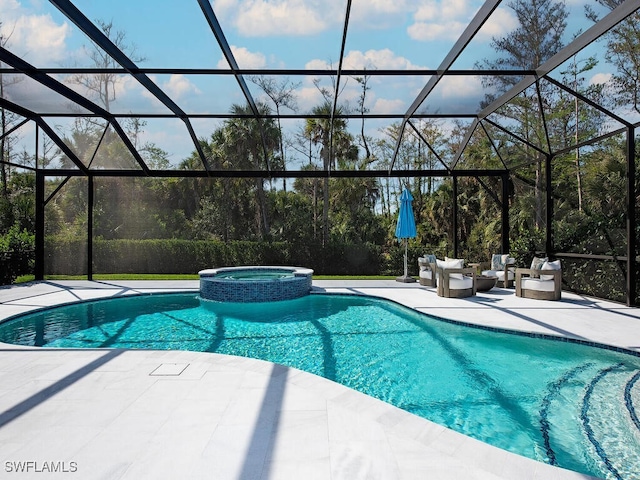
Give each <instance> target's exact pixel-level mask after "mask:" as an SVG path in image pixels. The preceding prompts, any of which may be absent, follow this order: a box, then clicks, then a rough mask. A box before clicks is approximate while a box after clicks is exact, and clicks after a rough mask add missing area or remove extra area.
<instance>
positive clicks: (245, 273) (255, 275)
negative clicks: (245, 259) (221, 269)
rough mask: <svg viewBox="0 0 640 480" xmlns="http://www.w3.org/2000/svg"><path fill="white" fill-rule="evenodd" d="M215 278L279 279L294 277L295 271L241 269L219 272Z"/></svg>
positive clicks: (245, 279)
mask: <svg viewBox="0 0 640 480" xmlns="http://www.w3.org/2000/svg"><path fill="white" fill-rule="evenodd" d="M215 278H224V279H225V280H240V281H242V280H244V281H247V280H248V281H253V280H279V279H281V278H294V275H293V272H283V271H282V270H239V271H235V272H234V271H231V272H228V273H219V274H217V275H216V276H215Z"/></svg>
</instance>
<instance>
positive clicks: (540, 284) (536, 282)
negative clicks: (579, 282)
mask: <svg viewBox="0 0 640 480" xmlns="http://www.w3.org/2000/svg"><path fill="white" fill-rule="evenodd" d="M545 276H547V277H548V276H549V275H545ZM520 285H521V286H522V288H523V289H525V290H537V291H539V292H553V291H554V290H555V288H556V286H555V282H554V281H553V279H552V280H543V279H541V278H523V279H522V281H521V282H520Z"/></svg>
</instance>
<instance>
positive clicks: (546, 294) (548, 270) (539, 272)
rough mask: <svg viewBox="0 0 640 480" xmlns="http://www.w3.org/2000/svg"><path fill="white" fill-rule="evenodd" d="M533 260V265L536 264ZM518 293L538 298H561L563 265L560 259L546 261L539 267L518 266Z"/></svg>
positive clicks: (521, 295)
mask: <svg viewBox="0 0 640 480" xmlns="http://www.w3.org/2000/svg"><path fill="white" fill-rule="evenodd" d="M535 262H536V259H534V262H532V266H534V263H535ZM515 284H516V295H517V296H518V297H523V298H534V299H536V300H560V297H561V295H562V267H561V265H560V260H556V261H555V262H549V261H545V262H544V263H543V264H542V265H540V267H539V268H516V279H515Z"/></svg>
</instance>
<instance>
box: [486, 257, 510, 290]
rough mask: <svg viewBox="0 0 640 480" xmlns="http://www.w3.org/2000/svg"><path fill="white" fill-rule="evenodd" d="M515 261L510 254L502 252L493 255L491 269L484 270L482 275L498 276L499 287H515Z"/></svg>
mask: <svg viewBox="0 0 640 480" xmlns="http://www.w3.org/2000/svg"><path fill="white" fill-rule="evenodd" d="M515 263H516V261H515V259H514V258H511V257H510V256H509V255H505V254H502V253H498V254H495V255H492V256H491V262H490V270H483V271H482V275H484V276H486V277H497V278H498V281H497V285H498V286H499V287H504V288H510V287H513V280H514V279H515V267H514V265H515Z"/></svg>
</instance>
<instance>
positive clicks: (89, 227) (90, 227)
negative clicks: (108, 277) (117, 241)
mask: <svg viewBox="0 0 640 480" xmlns="http://www.w3.org/2000/svg"><path fill="white" fill-rule="evenodd" d="M87 179H88V180H87V280H93V175H89V176H88V177H87Z"/></svg>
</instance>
